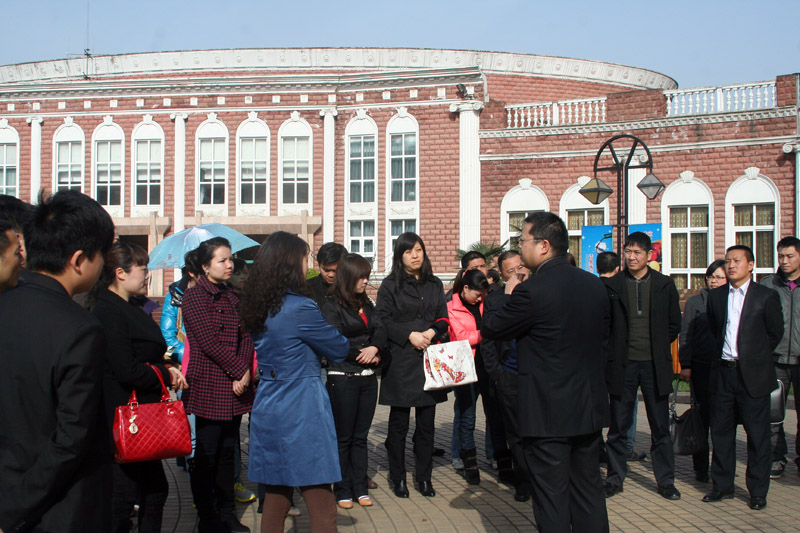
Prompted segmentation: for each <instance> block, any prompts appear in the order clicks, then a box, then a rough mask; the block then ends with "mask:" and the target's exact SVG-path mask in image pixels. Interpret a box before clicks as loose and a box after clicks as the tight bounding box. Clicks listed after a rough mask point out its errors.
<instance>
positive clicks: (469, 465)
mask: <svg viewBox="0 0 800 533" xmlns="http://www.w3.org/2000/svg"><path fill="white" fill-rule="evenodd" d="M460 455H461V460H462V461H464V479H466V480H467V483H469V484H470V485H480V483H481V473H480V471H479V470H478V452H477V451H476V450H475V448H472V449H470V450H461V453H460Z"/></svg>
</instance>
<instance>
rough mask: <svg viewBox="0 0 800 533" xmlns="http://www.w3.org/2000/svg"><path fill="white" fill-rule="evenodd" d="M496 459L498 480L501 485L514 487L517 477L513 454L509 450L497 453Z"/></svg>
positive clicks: (495, 454)
mask: <svg viewBox="0 0 800 533" xmlns="http://www.w3.org/2000/svg"><path fill="white" fill-rule="evenodd" d="M494 458H495V459H496V460H497V478H498V479H499V480H500V482H501V483H505V484H506V485H513V484H514V482H515V481H516V479H517V476H516V475H515V474H514V460H513V459H512V458H511V452H509V451H508V450H505V451H503V452H495V453H494Z"/></svg>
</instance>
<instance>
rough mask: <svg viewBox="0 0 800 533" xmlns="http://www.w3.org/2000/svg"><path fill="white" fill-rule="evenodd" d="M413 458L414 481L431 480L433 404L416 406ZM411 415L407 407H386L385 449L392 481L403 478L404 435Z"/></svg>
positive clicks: (404, 468) (434, 409)
mask: <svg viewBox="0 0 800 533" xmlns="http://www.w3.org/2000/svg"><path fill="white" fill-rule="evenodd" d="M414 409H416V411H415V419H416V427H415V429H414V437H413V442H414V458H415V462H416V478H417V483H419V482H420V481H430V480H431V472H432V471H433V431H434V417H435V416H436V405H425V406H420V407H415V408H414ZM410 417H411V408H410V407H395V406H392V408H391V409H390V410H389V430H388V434H387V435H386V442H385V445H386V452H387V456H388V459H389V479H391V480H392V482H397V481H405V479H406V435H408V422H409V419H410Z"/></svg>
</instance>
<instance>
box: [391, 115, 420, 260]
mask: <svg viewBox="0 0 800 533" xmlns="http://www.w3.org/2000/svg"><path fill="white" fill-rule="evenodd" d="M419 142H420V139H419V123H418V122H417V119H415V118H414V117H413V116H412V115H411V114H409V112H408V109H407V108H405V107H401V108H399V109H398V110H397V113H396V114H395V115H394V116H393V117H392V118H391V119H389V122H388V124H387V125H386V168H387V174H388V177H387V180H386V187H387V190H386V205H387V209H386V226H387V227H388V228H389V231H388V232H387V235H386V253H385V254H384V257H385V261H384V263H385V268H386V270H388V269H389V268H390V267H391V264H392V252H393V250H394V243H395V242H396V241H397V237H399V236H400V235H402V234H403V233H405V232H407V231H413V232H415V233H419Z"/></svg>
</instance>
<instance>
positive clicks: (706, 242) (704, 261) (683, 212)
mask: <svg viewBox="0 0 800 533" xmlns="http://www.w3.org/2000/svg"><path fill="white" fill-rule="evenodd" d="M661 220H662V221H665V222H666V227H664V228H663V235H664V236H663V241H662V242H663V248H662V253H663V256H662V265H663V269H664V273H665V274H667V275H669V276H671V277H672V279H673V280H674V281H675V286H676V287H678V288H679V289H701V288H703V287H705V274H706V268H707V267H708V265H709V263H711V261H713V259H714V229H713V221H714V197H713V195H712V194H711V189H709V187H708V186H707V185H706V184H705V183H703V181H701V180H699V179H697V178H695V176H694V172H692V171H691V170H686V171H684V172H681V174H680V179H677V180H675V181H673V182H672V183H670V184H669V187H667V188H666V190H665V191H664V196H663V197H662V198H661Z"/></svg>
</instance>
